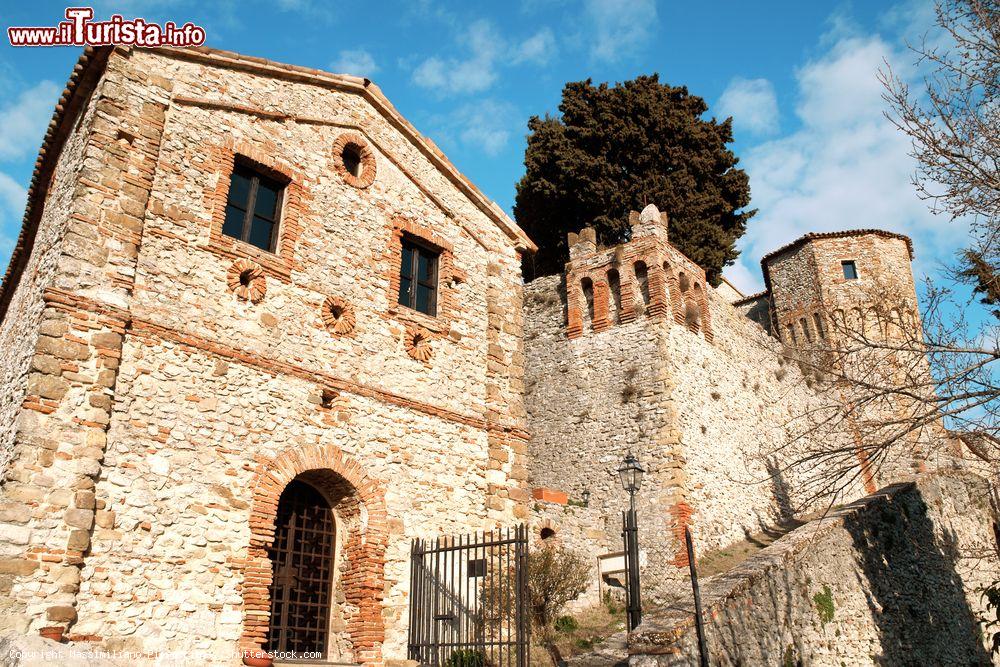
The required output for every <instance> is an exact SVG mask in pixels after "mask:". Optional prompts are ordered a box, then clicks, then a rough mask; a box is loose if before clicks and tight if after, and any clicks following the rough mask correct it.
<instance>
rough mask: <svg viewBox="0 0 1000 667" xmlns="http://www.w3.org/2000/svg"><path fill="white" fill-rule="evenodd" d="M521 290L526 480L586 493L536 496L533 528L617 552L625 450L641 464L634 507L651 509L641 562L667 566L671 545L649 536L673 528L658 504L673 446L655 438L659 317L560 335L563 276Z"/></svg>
mask: <svg viewBox="0 0 1000 667" xmlns="http://www.w3.org/2000/svg"><path fill="white" fill-rule="evenodd" d="M525 295H526V296H525V337H524V340H525V343H524V344H525V354H526V360H527V361H526V365H525V378H526V401H525V403H526V405H527V408H528V413H529V420H530V429H531V433H532V439H531V441H530V443H529V453H530V457H529V459H530V461H531V469H530V470H529V486H531V487H535V488H537V487H546V488H550V489H555V490H559V491H564V492H566V493H567V494H568V496H569V499H570V500H571V501H573V502H574V503H579V502H581V501H582V492H583V491H584V490H585V489H586V490H589V491H590V494H591V496H590V504H589V507H586V508H584V507H579V506H573V505H562V504H558V503H550V502H547V501H545V500H536V502H535V512H534V517H535V524H536V525H535V529H536V530H535V533H536V535H537V534H538V531H540V530H541V529H542V528H543V527H547V528H550V529H551V530H554V531H555V533H556V539H558V540H559V541H560V542H561V543H563V544H564V545H565V546H567V547H569V548H571V549H573V550H576V551H578V552H580V553H582V554H587V555H588V556H590V557H594V556H596V555H598V554H601V553H607V552H613V551H620V550H621V511H622V510H623V509H625V508H626V507H627V506H628V496H627V494H626V493H625V491H624V490H622V487H621V484H620V482H619V480H618V476H617V472H616V471H617V468H618V467H619V465H620V464H621V461H622V459H623V458H624V457H625V455H626V454H627V453H628V452H632V453H633V454H635V455H636V456H637V457H638V458H639V459H640V460H641V461H642V463H643V465H645V466H646V469H647V471H648V472H647V475H646V479H645V482H644V484H643V489H642V492H641V493H640V494H639V497H638V501H639V511H640V512H642V513H643V514H645V516H647V517H653V516H656V517H658V518H657V520H650V521H648V522H645V523H644V524H643V529H644V531H643V533H644V534H643V536H642V541H643V546H644V550H645V551H646V565H647V567H656V568H657V569H664V568H667V567H668V563H669V562H670V561H671V560H672V559H673V557H674V550H675V548H676V546H675V545H674V544H673V543H672V542H671V541H670V540H663V539H657V538H656V536H657V535H661V536H662V535H670V534H672V533H670V531H669V528H670V527H669V525H668V524H669V521H670V517H669V516H668V515H666V514H665V513H664V512H663V511H662V509H661V507H662V504H663V503H668V502H669V501H670V498H669V495H670V493H671V491H672V487H673V478H672V476H673V467H672V465H671V464H672V461H673V452H672V451H669V450H667V449H665V448H663V447H661V446H659V444H658V442H659V440H658V437H659V435H660V433H661V432H662V431H663V430H664V429H665V428H666V427H667V425H668V424H669V421H670V419H669V417H668V415H669V406H668V405H667V403H666V399H667V395H668V392H669V384H668V382H667V378H666V376H665V375H664V374H663V365H662V356H663V355H662V346H663V340H664V335H663V328H664V326H665V325H664V323H663V322H662V321H656V320H650V319H648V318H645V317H641V318H638V319H636V320H634V321H632V322H629V323H627V324H622V325H618V326H615V327H612V328H610V329H607V330H605V331H603V332H600V333H593V332H589V333H587V334H586V335H584V336H581V337H579V338H574V339H567V338H566V327H565V301H564V298H565V297H564V288H563V286H562V278H561V277H559V276H548V277H545V278H539V279H537V280H534V281H532V282H531V283H529V284H528V285H527V286H526V288H525ZM646 533H648V536H647V535H646Z"/></svg>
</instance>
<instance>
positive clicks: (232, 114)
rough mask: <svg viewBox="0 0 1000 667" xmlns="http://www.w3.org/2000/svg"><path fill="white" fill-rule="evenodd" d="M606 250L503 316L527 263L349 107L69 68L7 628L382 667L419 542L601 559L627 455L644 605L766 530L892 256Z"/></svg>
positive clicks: (30, 289)
mask: <svg viewBox="0 0 1000 667" xmlns="http://www.w3.org/2000/svg"><path fill="white" fill-rule="evenodd" d="M631 223H632V235H631V240H630V241H629V242H627V243H624V244H622V245H620V246H617V247H615V248H599V247H597V245H596V243H595V235H594V234H593V231H592V230H587V229H585V230H584V231H583V232H582V233H580V234H579V235H571V238H570V246H571V249H570V261H569V263H568V264H567V268H566V274H565V275H564V276H552V277H547V278H540V279H537V280H535V281H533V282H531V283H530V284H528V285H526V286H525V285H523V284H522V280H521V275H520V259H521V254H522V253H525V252H531V251H532V250H534V246H533V244H532V242H531V240H530V239H528V238H527V237H526V236H525V235H524V233H523V232H522V231H521V230H520V229H519V228H518V227H517V226H516V225H515V224H514V223H513V222H512V221H511V220H510V219H509V218H508V217H507V216H506V215H505V214H504V213H503V211H502V210H501V209H500V208H499V207H498V206H497V205H496V204H494V203H493V202H491V201H489V200H487V199H486V198H485V197H484V196H483V194H482V193H480V192H479V191H478V190H477V189H476V188H475V187H474V186H473V185H472V184H471V183H469V182H468V181H467V180H466V179H465V178H464V177H463V176H462V175H461V174H459V173H458V171H457V170H456V169H455V168H454V166H453V165H452V164H451V163H450V162H448V160H447V159H446V158H445V157H444V156H443V155H442V154H441V152H440V151H439V150H438V149H437V148H436V147H435V146H434V145H433V143H432V142H430V141H429V140H428V139H426V138H424V137H422V136H421V135H420V134H419V133H418V132H417V131H416V130H415V129H414V128H413V127H412V126H411V125H410V124H409V123H408V122H407V121H406V120H405V119H404V118H402V117H401V116H400V115H399V113H398V112H397V111H396V110H395V109H394V108H393V107H392V105H391V104H390V103H389V102H388V101H387V100H386V99H385V98H384V97H383V96H382V94H381V92H380V91H379V90H378V88H377V87H376V86H375V85H373V84H372V83H371V82H370V81H368V80H367V79H360V78H356V77H351V76H343V75H333V74H329V73H325V72H320V71H316V70H311V69H307V68H302V67H295V66H290V65H282V64H277V63H273V62H270V61H267V60H262V59H257V58H249V57H245V56H241V55H238V54H234V53H228V52H224V51H217V50H212V49H206V48H194V49H183V50H170V49H163V50H144V49H127V48H102V49H97V50H88V51H86V52H85V54H84V55H83V57H82V58H81V60H80V63H79V64H78V66H77V67H76V68H75V70H74V73H73V76H72V78H71V80H70V82H69V84H68V87H67V89H66V91H65V93H64V95H63V97H62V99H61V100H60V102H59V105H58V106H57V109H56V114H55V116H54V119H53V122H52V123H51V124H50V129H49V132H48V134H47V136H46V139H45V143H44V145H43V146H42V150H41V152H40V157H39V160H38V163H37V166H36V171H35V174H34V177H33V180H32V184H31V188H30V190H29V200H28V207H27V211H26V214H25V219H24V225H23V229H22V233H21V236H20V238H19V239H18V244H17V247H16V249H15V251H14V256H13V258H12V260H11V264H10V268H9V269H8V271H7V274H6V276H5V277H4V281H3V285H2V288H0V349H2V350H3V351H4V355H3V358H2V360H0V385H2V386H3V387H4V388H5V391H4V392H3V394H2V395H0V472H2V477H0V632H18V633H36V632H38V630H39V629H40V628H44V627H48V626H58V627H59V628H63V629H65V630H66V632H67V634H68V635H69V637H70V639H72V640H75V641H79V642H92V643H93V644H94V645H96V646H101V647H103V648H107V649H127V650H135V651H140V652H146V653H152V652H157V651H178V652H181V651H183V652H186V654H187V655H189V656H197V657H198V659H199V660H201V661H203V662H204V663H205V664H219V665H224V664H237V663H238V662H239V657H238V654H237V650H238V649H244V648H255V647H262V646H263V647H267V648H269V649H282V648H288V647H289V646H290V644H289V643H288V642H290V641H291V640H290V639H289V637H292V636H294V637H295V638H296V639H295V642H294V645H295V646H296V647H298V648H300V649H301V648H302V647H313V648H315V649H316V650H317V651H318V652H320V653H323V654H324V655H325V657H326V658H327V659H329V660H331V661H339V662H344V663H364V664H370V665H380V664H384V663H385V662H387V661H391V660H396V659H401V658H405V656H406V632H407V628H408V618H407V613H408V608H409V600H408V592H409V584H410V582H409V577H410V573H409V569H408V568H409V564H410V553H409V548H410V543H411V540H412V539H413V538H419V537H435V536H439V535H453V534H458V533H466V532H471V531H476V530H484V529H492V528H495V527H498V526H511V525H513V524H515V523H520V522H528V523H530V524H531V527H532V531H533V532H534V534H535V535H536V537H537V538H538V539H555V540H556V541H560V542H562V543H564V544H566V545H567V546H569V547H571V548H573V549H576V550H578V551H580V552H582V553H583V554H585V555H587V556H588V557H594V556H596V555H600V554H605V553H609V552H615V551H618V550H619V549H620V544H621V542H620V540H621V537H620V532H621V526H620V513H619V511H620V510H621V509H622V508H623V507H624V504H625V497H624V492H623V491H622V490H621V489H620V487H619V486H618V481H617V479H616V478H615V477H614V475H613V471H614V469H615V468H616V467H617V465H618V463H619V461H621V459H622V457H623V456H624V455H625V453H627V452H632V453H634V454H636V455H637V456H638V457H639V458H640V460H641V461H642V462H643V463H644V464H645V465H646V467H647V469H648V473H647V476H646V481H645V483H644V486H643V490H642V492H641V494H640V496H639V511H640V513H641V515H642V516H643V517H644V520H643V523H642V534H641V536H640V539H641V543H642V546H643V553H642V556H641V557H642V563H643V567H644V570H645V574H646V580H647V581H650V582H654V583H655V582H666V581H670V580H672V579H674V578H676V577H677V576H678V573H680V572H681V571H682V568H683V567H684V566H685V565H686V564H687V556H686V554H685V552H684V550H683V549H682V539H683V534H684V530H685V528H686V527H689V526H693V527H694V529H695V535H696V539H697V544H698V548H699V550H711V549H716V548H721V547H724V546H725V545H728V544H731V543H733V542H735V541H738V540H741V539H743V538H744V537H745V536H746V534H747V533H748V532H756V531H757V530H759V529H760V528H761V527H762V526H766V525H770V524H772V523H773V522H775V521H780V520H782V519H786V518H788V517H789V513H790V512H791V507H792V505H793V504H794V503H793V501H794V500H796V497H795V496H796V494H797V493H798V491H797V489H798V486H797V482H798V480H796V479H790V478H787V477H786V476H783V474H782V473H781V466H780V461H778V460H776V459H775V458H773V457H774V456H775V453H776V452H780V451H781V450H782V448H783V447H787V446H790V443H791V442H793V441H794V440H795V436H794V433H793V426H792V425H791V422H793V421H794V417H795V415H796V414H797V413H798V412H799V411H801V410H803V409H808V407H809V406H811V405H816V404H818V403H819V402H821V401H823V400H825V399H826V398H827V397H825V396H824V395H823V392H824V389H823V388H822V387H818V386H816V385H815V384H813V383H810V382H809V381H808V378H806V377H804V375H803V373H802V371H801V370H800V368H799V367H798V366H796V364H794V363H791V362H789V361H788V357H787V354H786V351H787V345H788V344H789V343H794V342H795V341H796V340H802V339H808V338H809V337H811V336H814V337H822V336H824V335H825V332H829V331H830V330H831V329H830V327H829V325H828V324H827V319H826V318H829V317H832V316H833V314H834V312H836V311H849V310H850V309H851V308H853V307H862V305H861V304H860V303H858V300H859V297H858V294H859V292H857V291H856V290H855V289H854V288H856V287H857V286H858V285H859V284H861V283H864V282H865V281H866V279H867V278H868V277H869V276H875V275H879V276H881V277H884V278H888V279H890V280H892V281H893V284H895V285H896V286H897V287H898V288H899V289H900V290H902V291H903V292H908V293H910V294H912V292H913V280H912V275H911V274H910V270H909V260H910V255H911V252H912V249H911V247H910V243H909V241H908V240H907V239H906V238H905V237H901V236H899V235H895V234H888V233H886V232H880V231H871V230H862V231H856V232H843V233H838V234H813V235H809V236H807V237H804V238H803V239H800V240H798V241H796V242H795V243H793V244H791V245H790V246H787V247H785V248H782V249H781V250H779V251H776V252H775V253H772V254H771V255H769V256H767V257H766V258H765V260H764V273H765V281H766V284H767V287H768V292H767V293H765V294H763V295H755V296H753V297H743V296H742V295H740V294H738V293H736V291H735V290H734V289H733V288H732V286H731V285H729V286H728V287H726V286H724V287H722V288H719V289H717V288H712V287H711V286H709V284H708V283H707V281H706V278H705V273H704V271H703V270H702V269H701V268H700V267H698V266H697V265H696V264H695V263H693V262H692V261H691V260H689V259H688V258H686V257H685V256H684V255H682V254H681V253H680V252H679V251H678V250H677V249H676V248H674V247H673V246H672V245H671V244H670V242H669V220H668V216H667V214H666V213H661V212H660V211H658V210H657V209H656V207H655V206H649V207H647V208H646V209H645V210H644V211H642V212H641V213H634V214H633V215H632V217H631ZM734 302H735V303H734ZM793 331H794V332H795V333H794V334H793V333H792V332H793ZM793 336H794V337H795V338H793ZM529 435H530V437H529ZM884 481H886V480H882V479H874V478H870V479H866V480H864V483H862V482H859V483H858V484H857V485H856V486H857V488H852V489H850V490H849V493H848V495H849V496H854V497H857V496H860V495H862V494H863V493H864V491H865V490H872V489H873V488H874V485H875V484H881V483H882V482H884ZM866 485H867V488H866ZM293 555H294V556H295V557H296V558H297V557H306V558H309V559H311V560H310V561H309V562H310V563H311V565H312V566H311V567H309V568H303V567H298V568H297V567H296V566H295V563H294V562H293V560H292V556H293ZM595 581H596V577H595ZM652 588H654V589H655V585H654V586H653V587H652ZM654 592H655V591H654ZM654 600H655V595H654Z"/></svg>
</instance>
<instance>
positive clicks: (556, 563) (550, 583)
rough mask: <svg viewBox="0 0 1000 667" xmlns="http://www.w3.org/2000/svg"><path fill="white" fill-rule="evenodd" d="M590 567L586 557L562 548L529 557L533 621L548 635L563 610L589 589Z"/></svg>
mask: <svg viewBox="0 0 1000 667" xmlns="http://www.w3.org/2000/svg"><path fill="white" fill-rule="evenodd" d="M590 576H591V573H590V567H589V566H588V565H587V562H586V561H584V559H583V558H581V557H580V556H578V555H577V554H575V553H573V552H572V551H568V550H567V549H563V548H559V547H549V548H543V549H538V550H537V551H533V552H532V553H531V554H530V555H529V556H528V596H529V604H530V607H531V620H532V622H533V623H534V625H535V627H536V628H538V629H539V630H541V632H542V635H543V636H545V637H548V636H549V635H550V634H551V629H552V626H553V625H554V623H555V622H556V619H557V618H558V617H559V614H560V612H562V610H563V609H564V608H565V607H566V605H567V604H568V603H569V602H570V601H571V600H574V599H576V598H577V597H579V595H580V594H581V593H583V592H584V591H585V590H587V584H588V583H590Z"/></svg>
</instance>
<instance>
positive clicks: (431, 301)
mask: <svg viewBox="0 0 1000 667" xmlns="http://www.w3.org/2000/svg"><path fill="white" fill-rule="evenodd" d="M439 254H440V253H438V252H437V251H435V250H431V249H430V248H427V247H426V246H423V245H420V244H418V243H414V242H413V241H410V240H409V239H403V249H402V257H401V258H400V262H399V303H400V304H401V305H403V306H406V307H408V308H412V309H413V310H416V311H419V312H421V313H424V314H425V315H431V316H432V317H433V316H434V315H436V314H437V274H438V256H439Z"/></svg>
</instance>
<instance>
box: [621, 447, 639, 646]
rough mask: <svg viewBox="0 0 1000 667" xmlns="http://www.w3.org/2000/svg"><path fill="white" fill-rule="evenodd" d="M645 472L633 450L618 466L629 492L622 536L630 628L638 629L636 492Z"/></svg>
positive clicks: (623, 514) (626, 489)
mask: <svg viewBox="0 0 1000 667" xmlns="http://www.w3.org/2000/svg"><path fill="white" fill-rule="evenodd" d="M645 472H646V470H645V468H643V467H642V466H641V465H640V464H639V460H638V459H637V458H635V457H634V456H632V453H631V452H629V454H628V455H627V456H626V457H625V460H623V461H622V464H621V467H619V468H618V479H620V480H621V483H622V488H623V489H625V491H627V492H628V507H629V508H628V511H627V512H622V520H623V521H622V523H623V525H624V530H623V532H622V537H623V538H624V539H625V570H626V575H627V577H628V588H627V589H626V593H627V598H628V605H627V607H628V627H629V630H634V629H636V628H637V627H638V626H639V623H640V622H641V621H642V601H641V595H640V592H639V524H638V521H637V518H636V513H635V494H636V493H638V492H639V487H640V486H642V475H643V473H645Z"/></svg>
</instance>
